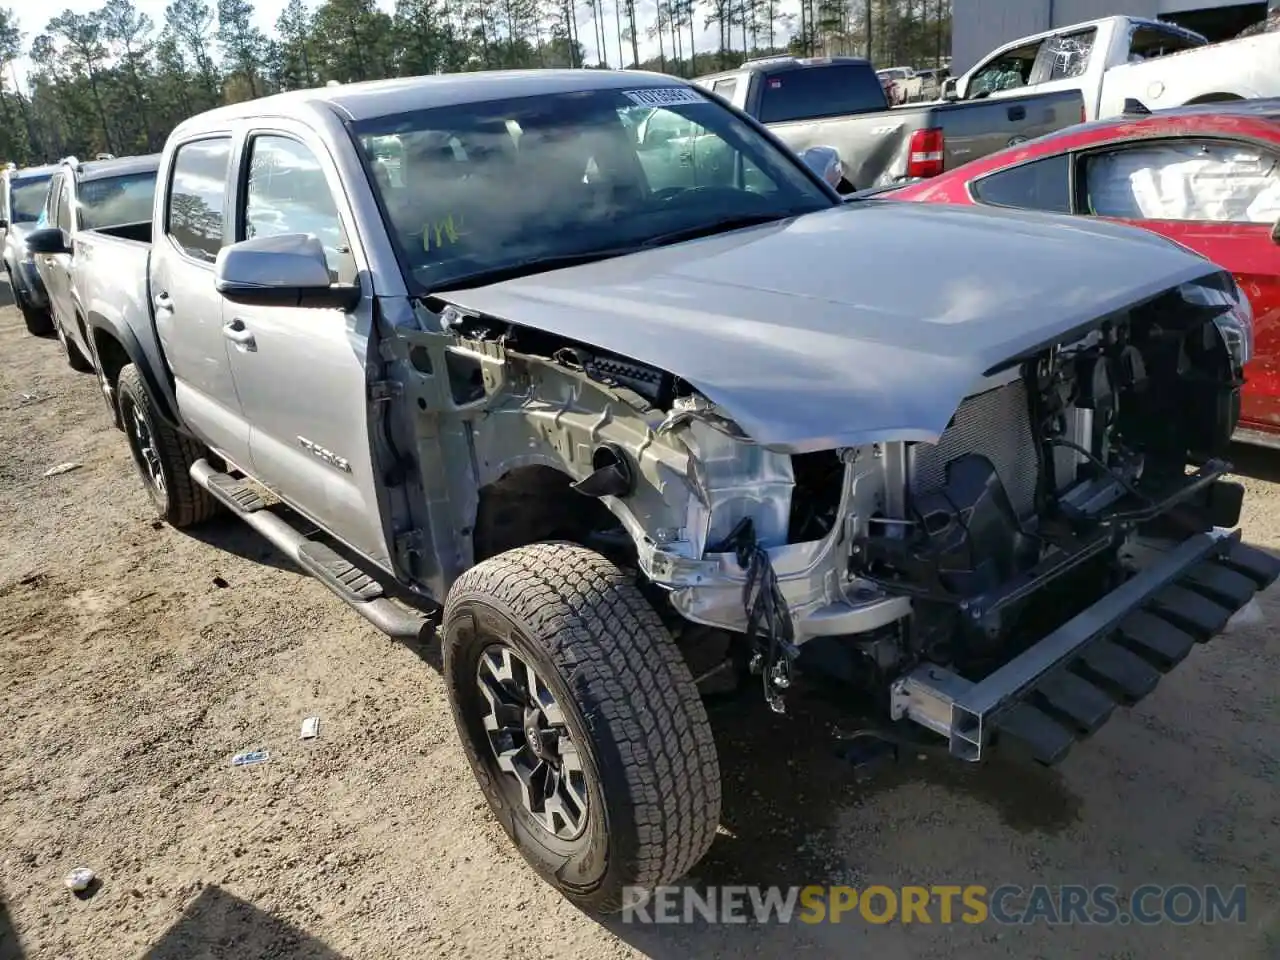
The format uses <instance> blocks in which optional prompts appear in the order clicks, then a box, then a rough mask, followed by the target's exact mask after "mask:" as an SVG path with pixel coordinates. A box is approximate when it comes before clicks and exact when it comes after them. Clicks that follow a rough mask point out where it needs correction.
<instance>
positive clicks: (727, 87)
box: [711, 77, 738, 101]
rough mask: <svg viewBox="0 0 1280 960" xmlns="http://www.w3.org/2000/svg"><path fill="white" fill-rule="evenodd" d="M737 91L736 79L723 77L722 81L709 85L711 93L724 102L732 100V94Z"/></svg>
mask: <svg viewBox="0 0 1280 960" xmlns="http://www.w3.org/2000/svg"><path fill="white" fill-rule="evenodd" d="M737 89H738V78H737V77H725V78H724V79H723V80H717V81H716V82H715V83H713V84H712V85H711V91H712V92H713V93H718V94H719V95H720V96H722V97H724V98H725V99H726V100H729V101H732V100H733V92H734V91H735V90H737Z"/></svg>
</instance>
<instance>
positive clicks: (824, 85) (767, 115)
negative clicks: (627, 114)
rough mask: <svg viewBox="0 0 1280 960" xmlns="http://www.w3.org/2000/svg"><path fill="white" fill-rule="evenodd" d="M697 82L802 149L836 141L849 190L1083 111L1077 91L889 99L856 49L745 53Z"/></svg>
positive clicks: (945, 164)
mask: <svg viewBox="0 0 1280 960" xmlns="http://www.w3.org/2000/svg"><path fill="white" fill-rule="evenodd" d="M694 83H696V84H697V85H698V86H700V87H703V88H704V89H707V90H710V91H712V92H713V93H715V94H718V95H719V96H721V97H723V98H724V99H725V100H727V101H729V102H730V103H731V104H733V106H735V107H737V108H738V109H740V110H743V111H744V112H746V113H748V114H750V115H751V116H753V117H755V118H756V119H757V120H759V121H760V122H761V123H763V124H764V125H765V126H767V127H768V128H769V129H770V130H772V131H773V133H774V134H776V135H777V136H778V137H779V138H780V139H781V140H782V141H783V142H784V143H786V144H787V145H788V146H789V147H791V148H792V149H793V150H795V151H797V152H801V151H804V150H807V149H809V148H810V147H830V148H832V149H834V150H835V151H836V153H837V154H839V158H840V167H841V172H842V176H843V183H841V184H840V187H839V189H840V190H841V192H843V193H848V192H851V191H853V190H865V189H868V188H871V187H880V186H885V185H888V184H892V183H897V182H900V181H903V180H911V179H917V178H923V177H936V176H937V175H938V174H940V173H942V172H943V171H944V170H949V169H951V168H953V167H957V166H959V165H960V164H962V163H968V162H969V161H970V160H976V159H978V158H979V157H984V156H986V155H987V154H989V153H995V152H996V151H997V150H1003V149H1004V148H1005V147H1008V146H1012V145H1014V144H1016V143H1020V142H1022V141H1024V140H1031V139H1033V138H1035V137H1040V136H1043V135H1044V134H1046V133H1052V132H1053V131H1055V130H1061V129H1062V128H1063V127H1069V126H1071V125H1072V124H1074V123H1080V122H1081V121H1082V120H1083V119H1084V101H1083V99H1082V98H1081V96H1080V93H1079V91H1077V90H1061V91H1054V92H1051V93H1038V94H1031V95H1028V96H1024V97H1007V98H1001V99H998V100H973V101H965V102H958V103H957V102H951V103H944V102H937V103H916V104H908V105H906V106H901V107H893V108H890V107H889V102H888V100H887V99H886V97H885V93H884V88H883V87H882V86H881V84H880V79H879V77H877V76H876V72H875V68H874V67H872V65H871V63H870V61H867V60H863V59H860V58H857V57H812V58H804V59H801V58H797V57H787V56H783V57H769V58H767V59H763V60H748V61H747V62H746V63H744V64H743V65H742V66H741V67H739V68H738V69H736V70H730V71H728V72H726V73H715V74H709V75H707V76H705V77H699V78H697V79H696V80H694ZM651 135H653V136H657V137H661V136H663V135H664V134H663V133H662V131H653V132H652V134H651ZM673 135H675V136H679V135H680V134H679V132H673Z"/></svg>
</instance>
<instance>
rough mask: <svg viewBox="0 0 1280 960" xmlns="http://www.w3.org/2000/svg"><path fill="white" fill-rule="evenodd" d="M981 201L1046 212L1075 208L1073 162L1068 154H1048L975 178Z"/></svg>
mask: <svg viewBox="0 0 1280 960" xmlns="http://www.w3.org/2000/svg"><path fill="white" fill-rule="evenodd" d="M973 195H974V197H975V198H976V199H977V200H978V202H979V203H986V204H990V205H991V206H996V207H1017V208H1019V209H1022V210H1043V211H1044V212H1046V213H1070V212H1071V162H1070V160H1069V159H1068V158H1067V156H1066V155H1065V154H1064V155H1061V156H1056V157H1046V158H1044V159H1043V160H1034V161H1032V162H1031V163H1024V164H1022V165H1021V166H1018V167H1011V168H1009V169H1008V170H1001V171H1000V172H998V173H993V174H991V175H989V176H986V177H983V178H982V179H981V180H975V181H974V184H973Z"/></svg>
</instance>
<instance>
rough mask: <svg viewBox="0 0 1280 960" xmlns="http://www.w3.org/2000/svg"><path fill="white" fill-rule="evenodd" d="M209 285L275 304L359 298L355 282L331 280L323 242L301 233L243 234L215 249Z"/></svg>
mask: <svg viewBox="0 0 1280 960" xmlns="http://www.w3.org/2000/svg"><path fill="white" fill-rule="evenodd" d="M213 286H214V289H216V290H217V291H218V292H219V293H220V294H222V295H223V296H224V297H226V298H227V299H228V300H230V301H232V302H233V303H244V304H250V305H255V306H278V307H341V308H342V309H344V310H350V309H352V308H353V307H354V306H355V305H356V304H357V303H358V302H359V301H360V287H359V286H357V285H355V284H340V283H334V282H333V281H332V279H331V278H330V276H329V265H328V263H327V262H326V261H325V257H324V247H323V245H321V243H320V241H319V240H317V239H316V238H315V237H313V236H311V235H310V234H306V233H282V234H280V235H278V236H274V237H254V238H253V239H252V240H242V241H241V242H240V243H233V244H232V245H231V246H229V247H223V248H222V249H221V250H219V251H218V259H217V262H216V263H215V264H214V268H213Z"/></svg>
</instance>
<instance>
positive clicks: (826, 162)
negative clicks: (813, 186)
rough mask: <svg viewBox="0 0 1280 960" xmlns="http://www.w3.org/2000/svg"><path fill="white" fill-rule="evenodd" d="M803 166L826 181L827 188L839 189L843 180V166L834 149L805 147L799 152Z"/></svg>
mask: <svg viewBox="0 0 1280 960" xmlns="http://www.w3.org/2000/svg"><path fill="white" fill-rule="evenodd" d="M800 159H801V160H803V161H804V165H805V166H806V167H808V168H809V169H810V170H812V171H813V172H814V173H816V174H817V175H818V176H820V177H821V178H822V179H823V180H825V181H826V183H827V186H830V187H839V186H840V181H841V180H843V179H844V164H842V163H841V162H840V154H839V153H838V152H837V151H836V148H835V147H806V148H805V149H804V150H802V151H801V152H800Z"/></svg>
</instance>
